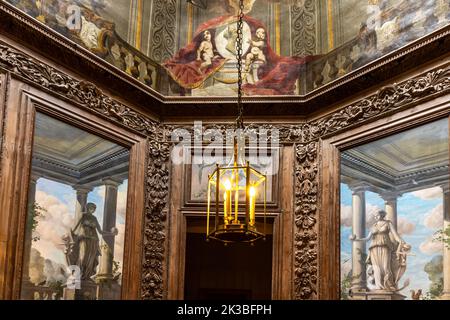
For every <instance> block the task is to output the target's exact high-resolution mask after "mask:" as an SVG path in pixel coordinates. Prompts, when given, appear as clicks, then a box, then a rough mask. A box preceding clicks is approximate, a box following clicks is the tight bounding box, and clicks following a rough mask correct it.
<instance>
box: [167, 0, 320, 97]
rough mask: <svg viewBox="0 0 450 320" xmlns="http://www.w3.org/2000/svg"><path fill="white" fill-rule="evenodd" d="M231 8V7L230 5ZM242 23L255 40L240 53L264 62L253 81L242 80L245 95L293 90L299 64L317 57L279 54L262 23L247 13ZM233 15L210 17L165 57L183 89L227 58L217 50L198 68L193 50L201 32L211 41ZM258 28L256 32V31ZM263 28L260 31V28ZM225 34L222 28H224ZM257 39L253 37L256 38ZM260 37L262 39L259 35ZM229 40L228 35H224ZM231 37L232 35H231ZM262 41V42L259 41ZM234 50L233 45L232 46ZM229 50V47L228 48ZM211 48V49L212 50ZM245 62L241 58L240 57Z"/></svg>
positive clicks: (200, 82)
mask: <svg viewBox="0 0 450 320" xmlns="http://www.w3.org/2000/svg"><path fill="white" fill-rule="evenodd" d="M236 3H237V1H232V0H230V1H229V4H230V5H232V4H236ZM246 3H247V10H248V11H250V10H251V7H252V6H253V3H254V1H247V2H246ZM233 8H234V7H233ZM243 20H244V22H245V24H247V25H248V27H249V28H250V31H251V34H253V35H255V36H256V38H255V39H254V40H257V41H255V43H257V44H256V45H254V46H250V48H249V50H248V51H246V52H244V53H243V56H244V57H247V55H248V54H251V53H252V52H251V50H252V49H253V52H254V53H253V54H252V55H250V56H249V57H252V56H253V57H254V58H256V57H259V58H261V59H263V57H264V59H265V60H266V63H264V64H262V65H261V66H260V67H259V68H257V72H256V73H257V77H255V78H257V81H256V82H255V83H250V82H248V83H246V84H244V86H243V90H244V93H245V94H247V95H291V94H294V93H295V88H296V86H295V85H296V81H297V80H298V78H299V76H300V72H301V68H302V66H303V65H304V64H305V63H307V62H309V61H312V60H314V59H316V58H317V57H315V56H306V57H282V56H279V55H277V54H276V53H275V52H274V51H273V50H272V49H271V47H270V42H269V37H268V35H267V33H266V31H265V30H266V28H265V27H264V25H263V23H262V22H261V21H259V20H257V19H254V18H252V17H250V16H248V15H245V16H244V18H243ZM236 21H237V18H236V15H233V14H230V15H225V16H220V17H217V18H213V19H211V20H209V21H206V22H204V23H202V24H201V25H200V26H199V27H198V28H197V31H196V33H195V36H194V40H193V41H192V42H191V43H189V44H188V45H187V46H186V47H184V48H182V49H181V50H180V51H179V52H178V53H177V54H176V55H175V56H174V57H173V58H171V59H169V60H167V61H165V62H164V63H163V67H164V68H165V69H166V70H167V72H168V73H169V75H170V76H171V77H172V79H173V80H174V81H175V82H176V83H177V84H178V85H179V86H180V87H182V88H184V89H195V88H198V87H200V86H202V85H203V83H204V82H205V81H206V79H207V78H209V77H210V76H212V75H213V74H214V73H215V72H217V71H219V70H220V69H221V68H222V67H223V66H224V64H225V62H226V61H227V60H226V59H225V57H223V56H221V55H220V54H219V53H215V55H214V58H213V59H212V61H211V62H212V64H211V65H209V66H208V67H207V68H203V69H202V68H200V64H202V63H203V62H202V61H198V60H197V50H198V49H199V46H200V43H201V42H202V41H204V39H203V38H204V32H205V31H209V32H210V33H211V43H212V46H213V48H215V47H216V44H215V34H216V32H219V30H223V29H224V28H228V30H229V28H230V26H233V25H234V26H236ZM257 31H258V35H257ZM263 31H264V32H263ZM225 34H226V32H225ZM258 37H259V38H260V39H257V38H258ZM261 38H263V39H261ZM228 40H230V39H228ZM231 40H232V39H231ZM261 41H262V43H263V44H262V43H261ZM233 50H235V48H233ZM228 51H229V50H228ZM214 52H215V50H214ZM244 62H245V61H244Z"/></svg>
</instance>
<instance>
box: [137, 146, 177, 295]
mask: <svg viewBox="0 0 450 320" xmlns="http://www.w3.org/2000/svg"><path fill="white" fill-rule="evenodd" d="M169 158H170V145H169V144H168V143H164V142H158V141H155V140H150V139H149V143H148V161H147V177H146V204H145V227H144V239H145V240H144V265H143V275H142V293H141V294H142V298H143V299H149V300H161V299H164V298H165V297H166V295H167V293H166V290H165V286H164V278H165V276H164V261H165V259H166V247H165V244H166V235H167V229H166V207H167V201H168V195H169V168H168V167H169V165H168V162H169Z"/></svg>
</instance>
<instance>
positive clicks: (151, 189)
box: [0, 43, 170, 299]
mask: <svg viewBox="0 0 450 320" xmlns="http://www.w3.org/2000/svg"><path fill="white" fill-rule="evenodd" d="M0 67H3V68H5V69H7V70H9V71H10V72H13V73H15V74H16V75H18V76H20V77H22V78H23V79H25V80H27V81H29V82H31V83H33V84H34V85H37V86H40V87H41V88H44V89H48V90H51V92H52V93H53V94H59V95H61V96H63V97H64V98H65V99H69V100H71V101H73V102H76V103H78V104H79V105H81V106H83V107H85V108H86V109H88V110H90V111H92V112H94V113H97V114H101V115H103V116H106V117H107V118H109V119H110V120H112V121H115V122H117V123H120V124H121V125H123V126H125V127H127V128H129V129H130V130H135V131H138V132H141V133H143V134H145V135H147V136H148V137H149V143H148V162H147V172H146V200H145V201H146V206H145V228H144V233H145V240H144V252H143V254H144V256H143V260H144V261H143V276H142V290H141V294H142V298H143V299H162V298H163V297H164V279H163V271H164V268H163V261H164V256H165V239H166V236H165V233H166V230H165V228H166V213H165V209H166V205H167V198H168V194H169V170H168V161H169V148H170V147H169V145H168V144H167V143H163V142H160V141H163V140H164V132H163V129H162V126H161V125H160V124H159V123H157V122H156V121H153V120H152V119H149V118H147V117H146V116H144V115H142V114H140V113H138V112H136V111H134V110H132V109H130V108H129V107H127V106H125V105H123V104H121V103H120V102H118V101H116V100H114V99H112V98H110V97H108V96H106V95H105V94H103V93H102V92H101V90H100V89H99V88H98V87H96V86H95V85H94V84H92V83H89V82H85V81H79V80H77V79H75V78H72V77H71V76H69V75H67V74H64V73H62V72H60V71H58V70H56V69H54V68H52V67H50V66H48V65H46V64H44V63H41V62H39V61H36V60H35V59H33V58H30V57H28V56H27V55H25V54H23V53H22V52H20V51H17V50H15V49H13V48H10V47H8V46H7V45H4V44H2V43H0Z"/></svg>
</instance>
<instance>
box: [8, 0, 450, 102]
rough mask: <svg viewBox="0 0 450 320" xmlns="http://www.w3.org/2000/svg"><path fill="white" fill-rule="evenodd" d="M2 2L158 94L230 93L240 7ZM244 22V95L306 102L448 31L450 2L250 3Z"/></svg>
mask: <svg viewBox="0 0 450 320" xmlns="http://www.w3.org/2000/svg"><path fill="white" fill-rule="evenodd" d="M7 2H9V3H11V4H13V5H15V6H16V7H18V8H19V9H21V10H23V11H24V12H26V13H28V14H29V15H31V16H33V17H35V18H36V19H37V20H39V21H41V22H42V23H45V24H47V25H48V26H50V27H51V28H53V29H55V30H56V31H58V32H60V33H62V34H64V35H65V36H66V37H68V38H70V39H71V40H73V41H75V42H76V43H78V44H80V45H82V46H84V47H85V48H87V49H89V50H90V51H91V52H93V53H94V54H96V55H98V56H100V57H102V58H103V59H105V60H106V61H108V62H109V63H110V64H111V65H113V66H114V67H116V68H118V69H120V70H122V71H124V72H126V73H127V74H129V75H130V76H132V77H134V78H136V79H138V80H139V81H141V82H142V83H144V84H146V85H148V86H151V87H152V88H154V89H157V90H158V91H159V92H161V93H162V94H164V95H171V96H180V95H181V96H183V95H184V96H235V95H236V88H237V84H236V82H237V70H236V58H235V53H236V52H235V51H236V46H235V43H236V36H237V35H236V17H235V15H236V10H237V3H238V1H237V0H226V1H223V0H208V1H206V2H205V6H194V5H192V4H190V3H188V2H187V1H185V0H170V1H161V0H118V1H111V0H7ZM77 10H79V12H80V14H81V16H80V21H79V24H78V25H76V26H75V27H69V26H68V22H70V21H72V22H73V15H74V13H75V12H77ZM71 19H72V20H71ZM244 20H245V23H244V57H243V58H244V67H243V68H244V70H243V71H244V77H245V81H244V82H245V86H244V91H245V94H246V95H263V96H264V95H304V94H307V93H308V92H311V91H313V90H315V89H317V88H320V87H321V86H323V85H325V84H327V83H329V82H331V81H333V80H335V79H338V78H339V77H342V76H344V75H345V74H347V73H349V72H351V71H353V70H356V69H358V68H360V67H362V66H365V65H367V64H368V63H370V62H372V61H374V60H376V59H378V58H380V57H382V56H384V55H386V54H388V53H390V52H393V51H394V50H396V49H399V48H401V47H403V46H405V45H406V44H408V43H411V42H412V41H414V40H417V39H419V38H421V37H423V36H425V35H427V34H430V33H431V32H433V31H435V30H438V29H440V28H442V27H444V26H446V25H448V24H449V22H450V4H449V2H448V1H447V0H364V1H360V0H319V1H314V0H246V1H245V18H244ZM158 73H160V74H158ZM158 77H161V79H166V80H164V81H158ZM157 82H160V83H159V84H157Z"/></svg>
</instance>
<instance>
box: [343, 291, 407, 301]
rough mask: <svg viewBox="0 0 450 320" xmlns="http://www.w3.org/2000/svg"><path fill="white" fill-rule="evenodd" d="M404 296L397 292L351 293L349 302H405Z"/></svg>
mask: <svg viewBox="0 0 450 320" xmlns="http://www.w3.org/2000/svg"><path fill="white" fill-rule="evenodd" d="M405 298H406V296H404V295H402V294H399V293H398V292H392V291H385V290H374V291H367V292H353V293H352V295H351V297H350V299H351V300H405Z"/></svg>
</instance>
